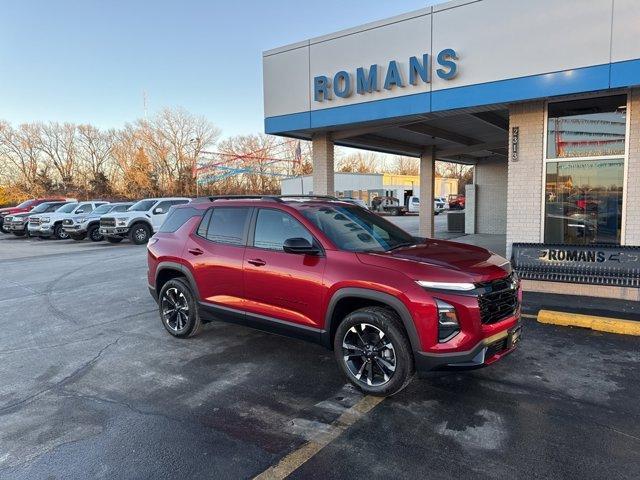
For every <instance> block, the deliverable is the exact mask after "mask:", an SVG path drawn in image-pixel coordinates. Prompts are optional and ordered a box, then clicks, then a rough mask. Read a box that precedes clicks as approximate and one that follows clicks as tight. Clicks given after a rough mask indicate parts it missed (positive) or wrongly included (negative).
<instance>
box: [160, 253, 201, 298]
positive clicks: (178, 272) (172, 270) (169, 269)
mask: <svg viewBox="0 0 640 480" xmlns="http://www.w3.org/2000/svg"><path fill="white" fill-rule="evenodd" d="M179 277H182V278H184V279H185V280H187V282H188V283H189V286H190V287H191V290H192V291H193V294H194V295H195V297H196V300H198V301H199V300H200V292H199V291H198V284H197V283H196V281H195V279H194V278H193V275H192V273H191V271H190V270H189V269H188V268H186V267H185V266H184V265H182V264H180V263H176V262H160V263H159V264H158V267H157V268H156V276H155V282H154V283H155V285H154V286H155V288H156V292H157V294H158V295H159V294H160V290H161V289H162V286H163V285H164V284H165V283H167V282H168V281H169V280H171V279H173V278H179Z"/></svg>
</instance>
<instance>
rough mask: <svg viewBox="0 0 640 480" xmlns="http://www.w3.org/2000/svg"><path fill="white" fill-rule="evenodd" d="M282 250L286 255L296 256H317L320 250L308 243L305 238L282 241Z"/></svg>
mask: <svg viewBox="0 0 640 480" xmlns="http://www.w3.org/2000/svg"><path fill="white" fill-rule="evenodd" d="M282 249H283V250H284V251H285V252H287V253H295V254H297V255H318V254H319V253H320V249H319V248H318V247H315V246H313V245H311V244H310V243H309V240H307V239H306V238H299V237H296V238H287V239H286V240H285V241H284V245H283V246H282Z"/></svg>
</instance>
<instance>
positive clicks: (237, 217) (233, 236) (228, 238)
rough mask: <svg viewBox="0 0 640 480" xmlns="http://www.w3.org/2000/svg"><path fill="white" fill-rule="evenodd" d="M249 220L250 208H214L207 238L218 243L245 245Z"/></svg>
mask: <svg viewBox="0 0 640 480" xmlns="http://www.w3.org/2000/svg"><path fill="white" fill-rule="evenodd" d="M248 219H249V209H248V208H241V207H237V208H214V210H213V213H212V214H211V221H210V222H209V229H208V231H207V238H208V239H209V240H212V241H214V242H218V243H228V244H231V245H244V232H245V229H246V226H247V221H248Z"/></svg>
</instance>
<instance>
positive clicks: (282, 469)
mask: <svg viewBox="0 0 640 480" xmlns="http://www.w3.org/2000/svg"><path fill="white" fill-rule="evenodd" d="M382 400H384V398H383V397H373V396H366V397H363V398H362V399H361V400H360V401H359V402H358V403H356V404H355V405H354V406H353V407H351V408H349V409H348V410H346V411H345V412H344V413H343V414H342V415H340V417H338V419H337V420H336V421H335V422H333V423H332V424H331V425H330V426H329V428H328V429H326V430H322V431H321V432H320V431H319V432H318V436H317V437H315V438H314V439H313V440H310V441H308V442H307V443H305V444H304V445H302V446H301V447H300V448H298V449H297V450H295V451H293V452H291V453H290V454H288V455H287V456H286V457H284V458H283V459H282V460H280V461H279V462H278V463H277V464H276V465H273V466H271V467H269V468H268V469H267V470H265V471H264V472H262V473H261V474H259V475H257V476H256V477H255V478H254V480H282V479H283V478H286V477H288V476H289V475H291V474H292V473H293V472H294V471H296V470H297V469H298V468H300V466H302V465H304V464H305V463H306V462H307V461H309V460H310V459H311V458H313V457H314V456H315V455H316V454H317V453H318V452H319V451H320V450H322V449H323V448H324V447H326V446H327V445H329V444H330V443H331V442H332V441H334V440H335V439H336V438H338V437H339V436H340V435H341V434H342V433H343V432H344V431H345V430H347V429H348V428H349V427H350V426H352V425H353V424H354V423H356V422H357V421H358V420H360V418H362V417H363V416H364V415H366V414H367V413H368V412H370V411H371V410H373V409H374V408H375V407H376V405H378V404H379V403H380V402H382Z"/></svg>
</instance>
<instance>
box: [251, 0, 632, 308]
mask: <svg viewBox="0 0 640 480" xmlns="http://www.w3.org/2000/svg"><path fill="white" fill-rule="evenodd" d="M322 18H323V17H322V16H319V17H318V19H319V21H320V22H321V21H322ZM263 71H264V109H265V131H266V133H269V134H274V135H281V136H286V137H292V138H300V139H305V140H310V141H311V142H312V145H313V193H315V194H333V193H334V192H335V175H334V148H335V146H348V147H354V148H361V149H366V150H373V151H379V152H386V153H392V154H398V155H406V156H411V157H416V158H419V159H420V177H419V189H418V190H419V192H420V193H419V195H420V198H421V202H420V205H421V215H420V231H421V233H422V234H423V235H425V236H432V235H433V212H432V209H433V202H432V201H430V199H431V198H433V196H434V194H435V193H436V192H434V183H435V182H434V179H435V174H434V162H435V161H437V160H445V161H453V162H459V163H464V164H468V165H473V166H474V167H475V174H474V183H473V184H472V185H468V186H467V187H466V188H467V191H466V194H467V208H466V215H467V218H466V225H467V231H468V233H476V234H492V235H502V236H503V237H504V239H505V240H504V241H505V242H506V251H507V254H508V255H509V256H511V255H512V258H513V260H514V263H515V264H516V266H517V267H518V269H519V271H520V272H521V274H522V276H523V277H524V278H525V279H527V282H528V286H529V288H531V289H532V290H539V291H549V292H567V293H569V292H570V293H582V294H588V295H597V296H609V297H615V298H629V299H640V296H639V294H638V292H639V291H640V289H639V288H638V287H640V208H638V206H639V205H640V1H638V0H581V1H579V2H577V1H573V0H536V1H533V0H528V1H527V0H521V1H513V0H474V1H471V0H457V1H453V2H448V3H444V4H439V5H434V6H428V7H426V8H424V9H422V10H418V11H414V12H410V13H407V14H404V15H399V16H396V17H393V18H389V19H386V20H381V21H378V22H374V23H370V24H366V25H362V26H358V27H354V28H351V29H348V30H344V31H340V32H336V33H332V34H328V35H325V36H322V37H317V38H311V39H307V40H304V41H301V42H299V43H295V44H292V45H286V46H282V47H279V48H275V49H273V50H269V51H266V52H264V54H263ZM428 199H429V201H427V200H428Z"/></svg>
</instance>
